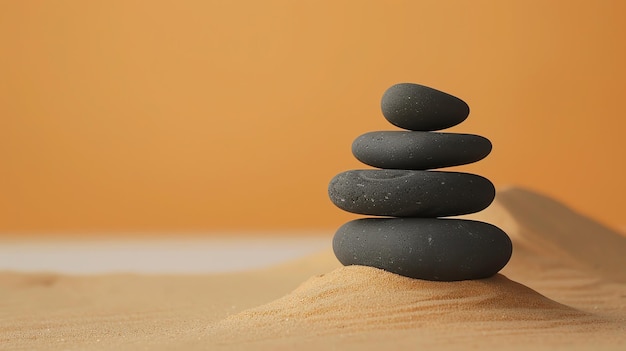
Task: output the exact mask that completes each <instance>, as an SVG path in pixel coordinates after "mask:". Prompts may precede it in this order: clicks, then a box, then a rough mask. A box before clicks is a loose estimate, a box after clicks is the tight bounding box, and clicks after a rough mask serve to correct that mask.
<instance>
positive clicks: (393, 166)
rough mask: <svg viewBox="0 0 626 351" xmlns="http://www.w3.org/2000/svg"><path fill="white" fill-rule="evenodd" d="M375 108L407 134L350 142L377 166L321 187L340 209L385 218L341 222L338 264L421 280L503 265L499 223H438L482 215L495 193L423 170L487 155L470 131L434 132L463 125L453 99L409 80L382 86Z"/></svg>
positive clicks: (505, 251)
mask: <svg viewBox="0 0 626 351" xmlns="http://www.w3.org/2000/svg"><path fill="white" fill-rule="evenodd" d="M381 105H382V112H383V115H384V116H385V118H386V119H387V120H388V121H389V122H391V123H392V124H393V125H395V126H397V127H400V128H403V129H407V131H376V132H370V133H366V134H363V135H361V136H359V137H358V138H357V139H356V140H355V141H354V143H353V144H352V153H353V154H354V156H355V157H356V158H357V159H358V160H359V161H361V162H363V163H365V164H367V165H370V166H373V167H377V168H380V169H365V170H350V171H347V172H343V173H340V174H338V175H336V176H335V177H334V178H333V179H332V180H331V182H330V185H329V188H328V193H329V196H330V199H331V201H332V202H333V203H334V204H335V205H337V206H338V207H339V208H341V209H342V210H345V211H348V212H352V213H358V214H364V215H373V216H384V217H387V218H363V219H357V220H354V221H351V222H348V223H346V224H344V225H343V226H341V227H340V228H339V230H338V231H337V233H336V234H335V237H334V239H333V249H334V251H335V255H336V256H337V258H338V259H339V261H340V262H341V263H342V264H344V265H364V266H371V267H377V268H381V269H384V270H386V271H389V272H393V273H397V274H400V275H404V276H407V277H412V278H418V279H426V280H441V281H454V280H467V279H481V278H486V277H490V276H492V275H494V274H496V273H497V272H498V271H499V270H500V269H502V268H503V267H504V266H505V265H506V264H507V262H508V261H509V259H510V257H511V253H512V244H511V240H510V239H509V237H508V236H507V235H506V233H504V232H503V231H502V230H500V229H499V228H498V227H496V226H493V225H491V224H488V223H484V222H478V221H473V220H464V219H452V218H439V217H446V216H456V215H463V214H468V213H473V212H478V211H480V210H483V209H484V208H486V207H487V206H489V204H491V202H492V201H493V199H494V197H495V188H494V186H493V184H492V183H491V182H490V181H489V180H488V179H486V178H483V177H481V176H478V175H474V174H469V173H460V172H445V171H432V170H431V169H436V168H443V167H450V166H457V165H463V164H468V163H472V162H476V161H478V160H481V159H482V158H484V157H486V156H487V155H488V154H489V153H490V152H491V142H490V141H489V140H488V139H486V138H483V137H481V136H478V135H472V134H458V133H441V132H433V131H436V130H441V129H445V128H449V127H452V126H454V125H457V124H459V123H461V122H463V121H464V120H465V119H466V118H467V116H468V115H469V107H468V105H467V104H466V103H465V102H463V101H462V100H460V99H458V98H456V97H454V96H452V95H449V94H446V93H444V92H441V91H438V90H435V89H432V88H429V87H426V86H423V85H418V84H410V83H402V84H397V85H394V86H392V87H391V88H389V89H388V90H387V91H386V92H385V94H384V95H383V98H382V104H381Z"/></svg>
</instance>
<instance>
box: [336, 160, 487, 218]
mask: <svg viewBox="0 0 626 351" xmlns="http://www.w3.org/2000/svg"><path fill="white" fill-rule="evenodd" d="M328 194H329V196H330V199H331V201H332V202H333V203H334V204H335V205H336V206H337V207H339V208H341V209H342V210H344V211H348V212H352V213H359V214H366V215H375V216H393V217H443V216H456V215H462V214H468V213H473V212H478V211H480V210H482V209H484V208H486V207H487V206H489V204H490V203H491V202H492V201H493V199H494V197H495V188H494V186H493V184H492V183H491V182H490V181H489V180H488V179H486V178H483V177H481V176H478V175H475V174H470V173H460V172H439V171H411V170H387V169H381V170H378V169H368V170H351V171H346V172H343V173H340V174H338V175H336V176H335V177H334V178H333V179H332V180H331V181H330V184H329V186H328Z"/></svg>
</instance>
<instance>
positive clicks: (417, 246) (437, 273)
mask: <svg viewBox="0 0 626 351" xmlns="http://www.w3.org/2000/svg"><path fill="white" fill-rule="evenodd" d="M333 250H334V251H335V256H337V259H339V261H340V262H341V263H342V264H343V265H346V266H348V265H363V266H370V267H376V268H380V269H384V270H386V271H389V272H393V273H396V274H400V275H403V276H406V277H411V278H418V279H425V280H440V281H454V280H467V279H481V278H487V277H490V276H492V275H494V274H496V273H497V272H498V271H499V270H500V269H502V268H503V267H504V266H505V265H506V264H507V262H508V261H509V259H510V258H511V253H512V251H513V246H512V244H511V239H510V238H509V237H508V235H506V233H505V232H503V231H502V230H501V229H500V228H498V227H496V226H494V225H491V224H488V223H484V222H478V221H470V220H462V219H436V218H364V219H357V220H354V221H351V222H348V223H346V224H344V225H343V226H341V227H340V228H339V230H338V231H337V233H336V234H335V237H334V238H333Z"/></svg>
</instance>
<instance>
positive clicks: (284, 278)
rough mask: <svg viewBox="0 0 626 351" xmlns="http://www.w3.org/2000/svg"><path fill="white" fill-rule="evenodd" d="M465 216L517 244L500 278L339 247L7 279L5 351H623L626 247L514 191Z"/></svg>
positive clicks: (2, 303)
mask: <svg viewBox="0 0 626 351" xmlns="http://www.w3.org/2000/svg"><path fill="white" fill-rule="evenodd" d="M467 217H471V218H473V219H478V220H484V221H487V222H490V223H493V224H495V225H498V226H500V227H501V228H502V229H504V230H505V231H506V232H507V233H509V235H510V236H511V238H512V240H513V244H514V252H513V257H512V259H511V261H510V263H509V265H507V267H505V269H503V271H502V272H501V274H498V275H496V276H494V277H492V278H489V279H483V280H476V281H464V282H428V281H421V280H413V279H409V278H404V277H401V276H397V275H394V274H391V273H388V272H384V271H381V270H378V269H375V268H369V267H357V266H353V267H341V266H340V265H339V263H338V262H337V261H336V259H335V258H334V257H333V255H332V252H331V250H330V249H329V250H327V251H326V252H322V253H320V254H318V255H314V256H311V257H307V258H304V259H301V260H297V261H294V262H290V263H288V264H283V265H279V266H276V267H273V268H270V269H264V270H260V271H255V272H246V273H238V274H227V275H214V276H151V277H149V276H134V275H110V276H94V277H66V276H58V275H28V274H15V273H5V274H0V346H1V347H0V349H51V350H57V349H58V350H60V349H69V348H74V349H94V350H98V349H112V348H116V349H129V350H133V349H138V348H150V349H188V350H214V349H225V350H249V349H264V350H282V349H285V350H287V349H289V350H291V349H304V350H314V349H315V350H317V349H329V348H330V349H341V350H379V349H403V350H404V349H425V348H426V349H429V348H431V349H434V348H436V349H438V350H452V349H472V348H473V349H491V348H498V349H504V350H515V349H520V350H521V349H527V348H529V347H532V348H533V349H545V350H553V349H568V350H570V349H575V350H592V349H593V350H597V349H602V350H605V349H606V350H624V349H626V279H625V278H626V273H625V271H624V270H623V268H624V267H625V263H626V238H624V237H623V236H621V235H620V234H618V233H616V232H614V231H612V230H610V229H609V228H606V227H604V226H602V225H600V224H598V223H596V222H594V221H592V220H590V219H589V218H586V217H584V216H582V215H580V214H577V213H575V212H573V211H572V210H570V209H568V208H567V207H565V206H563V205H562V204H559V203H558V202H556V201H554V200H552V199H549V198H547V197H544V196H541V195H539V194H535V193H532V192H530V191H527V190H523V189H517V188H510V189H505V190H502V191H500V192H499V193H498V196H497V198H496V201H495V202H494V203H493V204H492V206H490V207H489V208H488V209H487V210H485V211H483V212H480V213H478V214H474V215H472V216H467ZM329 246H330V241H329Z"/></svg>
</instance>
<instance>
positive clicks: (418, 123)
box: [381, 83, 470, 131]
mask: <svg viewBox="0 0 626 351" xmlns="http://www.w3.org/2000/svg"><path fill="white" fill-rule="evenodd" d="M381 108H382V111H383V115H384V116H385V118H386V119H387V120H388V121H389V122H390V123H391V124H393V125H395V126H398V127H400V128H403V129H409V130H417V131H432V130H440V129H445V128H449V127H452V126H455V125H457V124H459V123H461V122H463V121H464V120H465V119H466V118H467V116H468V115H469V111H470V110H469V106H468V105H467V104H466V103H465V101H463V100H461V99H459V98H457V97H455V96H452V95H450V94H447V93H444V92H442V91H439V90H436V89H433V88H429V87H427V86H424V85H419V84H413V83H400V84H396V85H394V86H392V87H391V88H389V89H387V91H385V93H384V94H383V98H382V101H381Z"/></svg>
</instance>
